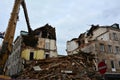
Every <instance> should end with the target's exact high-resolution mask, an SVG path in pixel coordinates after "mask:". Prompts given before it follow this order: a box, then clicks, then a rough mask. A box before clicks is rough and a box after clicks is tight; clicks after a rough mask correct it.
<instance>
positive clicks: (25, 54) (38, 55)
mask: <svg viewBox="0 0 120 80" xmlns="http://www.w3.org/2000/svg"><path fill="white" fill-rule="evenodd" d="M30 52H31V50H30V49H25V50H23V51H22V54H21V57H22V58H23V59H25V60H30ZM32 52H33V53H34V56H33V59H34V60H39V59H44V50H32Z"/></svg>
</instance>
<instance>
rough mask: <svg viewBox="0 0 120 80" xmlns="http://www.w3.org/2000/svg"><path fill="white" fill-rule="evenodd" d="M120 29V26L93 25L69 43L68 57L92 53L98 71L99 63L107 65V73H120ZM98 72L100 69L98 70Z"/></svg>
mask: <svg viewBox="0 0 120 80" xmlns="http://www.w3.org/2000/svg"><path fill="white" fill-rule="evenodd" d="M119 35H120V28H119V24H116V23H115V24H113V25H111V26H99V25H91V28H90V29H89V30H88V31H87V32H85V33H82V34H80V36H79V37H78V38H74V39H72V40H71V41H67V50H66V51H67V53H68V55H72V54H76V53H78V51H80V50H81V51H84V52H90V53H91V54H95V56H96V69H97V65H98V63H99V62H101V61H104V62H105V63H106V64H107V72H110V73H111V72H112V73H117V72H120V36H119ZM97 70H98V69H97Z"/></svg>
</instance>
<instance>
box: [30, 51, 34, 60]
mask: <svg viewBox="0 0 120 80" xmlns="http://www.w3.org/2000/svg"><path fill="white" fill-rule="evenodd" d="M33 57H34V52H30V60H33Z"/></svg>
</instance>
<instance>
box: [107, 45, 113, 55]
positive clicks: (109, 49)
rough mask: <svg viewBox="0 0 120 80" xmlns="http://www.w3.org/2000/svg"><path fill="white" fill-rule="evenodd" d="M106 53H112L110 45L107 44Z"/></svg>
mask: <svg viewBox="0 0 120 80" xmlns="http://www.w3.org/2000/svg"><path fill="white" fill-rule="evenodd" d="M108 53H112V45H108Z"/></svg>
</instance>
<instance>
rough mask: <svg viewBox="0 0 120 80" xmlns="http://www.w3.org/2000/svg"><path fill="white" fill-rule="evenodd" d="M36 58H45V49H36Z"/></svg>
mask: <svg viewBox="0 0 120 80" xmlns="http://www.w3.org/2000/svg"><path fill="white" fill-rule="evenodd" d="M34 59H35V60H39V59H44V51H43V50H36V51H34Z"/></svg>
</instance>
